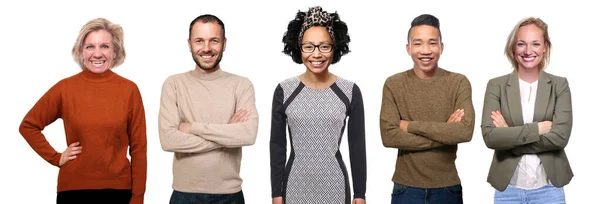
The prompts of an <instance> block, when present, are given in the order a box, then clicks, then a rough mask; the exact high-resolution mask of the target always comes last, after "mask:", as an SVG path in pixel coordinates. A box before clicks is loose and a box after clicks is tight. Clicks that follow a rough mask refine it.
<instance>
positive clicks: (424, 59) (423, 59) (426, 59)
mask: <svg viewBox="0 0 600 204" xmlns="http://www.w3.org/2000/svg"><path fill="white" fill-rule="evenodd" d="M421 61H425V62H429V61H431V58H421Z"/></svg>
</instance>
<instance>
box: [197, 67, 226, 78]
mask: <svg viewBox="0 0 600 204" xmlns="http://www.w3.org/2000/svg"><path fill="white" fill-rule="evenodd" d="M190 73H191V74H192V76H194V77H195V78H197V79H200V80H205V81H212V80H215V79H218V78H221V77H222V76H225V72H224V71H223V70H221V68H219V69H217V70H216V71H214V72H210V73H207V72H201V71H198V70H197V69H194V70H192V71H190Z"/></svg>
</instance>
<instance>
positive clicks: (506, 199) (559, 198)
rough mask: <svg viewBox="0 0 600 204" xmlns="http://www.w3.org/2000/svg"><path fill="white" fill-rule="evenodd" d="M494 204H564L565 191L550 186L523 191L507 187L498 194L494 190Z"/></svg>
mask: <svg viewBox="0 0 600 204" xmlns="http://www.w3.org/2000/svg"><path fill="white" fill-rule="evenodd" d="M494 203H495V204H537V203H543V204H561V203H562V204H564V203H566V202H565V191H564V189H563V188H556V187H554V186H552V185H548V186H544V187H541V188H538V189H533V190H525V189H520V188H516V187H514V186H510V185H509V186H508V187H507V188H506V190H504V191H503V192H500V191H498V190H496V193H495V194H494Z"/></svg>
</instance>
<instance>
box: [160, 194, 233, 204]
mask: <svg viewBox="0 0 600 204" xmlns="http://www.w3.org/2000/svg"><path fill="white" fill-rule="evenodd" d="M169 204H244V194H243V193H242V191H240V192H237V193H233V194H205V193H185V192H180V191H173V194H171V200H170V201H169Z"/></svg>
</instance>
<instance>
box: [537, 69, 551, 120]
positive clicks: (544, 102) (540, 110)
mask: <svg viewBox="0 0 600 204" xmlns="http://www.w3.org/2000/svg"><path fill="white" fill-rule="evenodd" d="M551 90H552V84H551V83H550V78H549V77H548V74H546V72H544V71H541V72H540V76H539V77H538V87H537V94H536V96H535V110H534V112H533V121H535V122H540V121H543V120H544V114H545V113H546V109H547V108H548V102H550V91H551Z"/></svg>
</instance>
